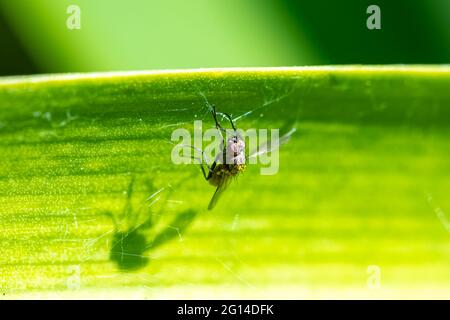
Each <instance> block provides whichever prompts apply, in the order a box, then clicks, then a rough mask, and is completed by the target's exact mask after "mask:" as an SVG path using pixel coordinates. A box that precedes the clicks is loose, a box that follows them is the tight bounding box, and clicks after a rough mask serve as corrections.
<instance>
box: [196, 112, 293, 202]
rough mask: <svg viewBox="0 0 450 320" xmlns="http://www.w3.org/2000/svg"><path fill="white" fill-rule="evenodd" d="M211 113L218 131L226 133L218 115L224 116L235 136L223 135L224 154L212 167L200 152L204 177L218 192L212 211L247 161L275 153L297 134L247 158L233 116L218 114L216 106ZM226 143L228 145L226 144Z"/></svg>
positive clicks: (218, 157)
mask: <svg viewBox="0 0 450 320" xmlns="http://www.w3.org/2000/svg"><path fill="white" fill-rule="evenodd" d="M211 113H212V116H213V118H214V121H215V124H216V129H217V130H219V132H220V134H221V135H222V132H225V131H226V130H225V129H224V128H223V127H222V126H221V124H220V123H219V121H218V120H217V115H218V114H220V115H223V116H224V117H226V118H227V119H228V120H229V121H230V124H231V127H232V129H233V134H232V135H231V137H229V138H228V137H227V139H224V138H223V135H222V142H221V148H222V153H221V154H218V155H217V156H216V159H215V160H214V162H213V163H212V164H211V165H208V163H207V161H206V159H205V157H204V154H203V152H202V151H201V150H199V151H200V152H201V153H202V155H203V161H200V168H201V170H202V173H203V176H204V177H205V179H206V180H207V181H208V182H209V183H210V184H211V185H212V186H214V187H216V191H215V192H214V195H213V196H212V198H211V201H210V202H209V205H208V210H211V209H213V208H214V207H215V205H216V204H217V201H218V199H219V198H220V196H221V195H222V193H223V192H224V191H225V190H226V189H227V188H228V186H229V185H230V183H231V181H232V180H233V178H236V177H237V176H238V175H239V174H240V173H241V172H243V171H245V169H246V164H245V163H246V160H247V159H249V158H253V157H257V156H259V155H261V154H265V153H267V152H270V151H275V150H276V149H277V148H278V147H279V146H280V145H281V144H283V143H286V142H287V141H288V140H289V138H290V137H291V135H292V133H294V132H295V129H292V130H290V131H289V132H288V133H287V134H285V135H284V136H282V137H281V138H280V139H279V140H278V143H276V145H275V146H273V145H272V148H269V145H268V143H265V144H262V145H260V146H259V148H258V149H257V150H256V151H255V152H252V153H251V154H250V155H249V156H248V157H246V156H245V142H244V139H243V138H242V137H241V136H240V135H239V134H238V132H237V130H236V127H235V125H234V123H233V119H232V118H231V116H230V115H229V114H228V113H222V112H221V113H217V112H216V107H215V106H214V105H213V106H212V110H211ZM225 141H226V143H225V144H224V142H225ZM223 159H225V161H223ZM203 163H205V164H206V167H207V169H208V170H205V168H204V167H203Z"/></svg>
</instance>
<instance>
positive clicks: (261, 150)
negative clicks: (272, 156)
mask: <svg viewBox="0 0 450 320" xmlns="http://www.w3.org/2000/svg"><path fill="white" fill-rule="evenodd" d="M295 131H296V129H295V128H292V129H291V130H289V132H288V133H286V134H285V135H283V136H281V138H279V139H278V141H273V143H271V146H269V144H268V143H267V142H266V143H264V144H262V145H260V146H259V148H258V150H254V151H253V152H252V153H250V155H249V156H248V157H247V159H250V158H256V157H257V156H259V155H261V154H265V153H268V152H271V151H276V150H278V149H279V148H280V146H281V145H282V144H285V143H286V142H288V141H289V139H290V138H291V136H292V134H293V133H294V132H295Z"/></svg>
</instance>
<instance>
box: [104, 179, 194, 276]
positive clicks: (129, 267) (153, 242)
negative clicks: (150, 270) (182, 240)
mask: <svg viewBox="0 0 450 320" xmlns="http://www.w3.org/2000/svg"><path fill="white" fill-rule="evenodd" d="M133 188H134V179H132V181H131V182H130V185H129V187H128V191H127V201H126V205H125V208H124V214H125V217H129V216H130V214H135V215H136V216H137V215H139V211H141V210H140V209H139V210H137V211H134V209H133V206H132V204H131V198H132V195H133ZM160 191H162V189H160V190H159V191H158V192H157V193H159V192H160ZM172 191H173V189H171V190H170V191H169V193H168V194H170V193H171V192H172ZM164 209H165V202H164V204H163V205H162V206H161V208H160V209H159V210H158V212H157V213H156V214H155V213H151V212H148V213H149V214H148V217H147V218H145V219H144V221H143V222H141V223H139V224H136V223H134V224H132V226H131V227H129V228H128V229H127V230H125V231H120V230H119V227H118V224H117V222H116V220H115V218H114V217H113V216H112V214H108V215H109V216H110V217H111V218H112V219H113V221H114V223H115V225H116V228H115V230H116V231H115V232H114V235H113V239H112V241H113V242H112V246H111V250H110V255H109V256H110V260H111V261H113V262H115V263H116V264H117V266H118V268H119V269H120V270H122V271H134V270H137V269H140V268H143V267H145V266H146V265H147V264H148V263H149V262H150V258H149V257H148V256H147V255H146V254H148V252H149V251H151V250H154V249H156V248H158V247H160V246H162V245H164V244H166V243H167V242H169V241H171V240H173V239H176V238H179V237H180V235H181V233H182V232H184V231H185V230H186V228H187V227H188V226H189V225H190V224H191V223H192V221H193V220H194V219H195V217H196V215H197V211H195V210H192V209H188V210H185V211H182V212H180V213H178V214H176V216H175V217H174V218H173V219H172V220H171V222H170V223H169V224H167V225H166V226H165V227H164V228H162V229H161V230H160V231H158V232H157V233H156V234H153V235H152V236H150V234H152V231H155V230H156V228H157V221H156V220H158V219H155V216H156V217H160V216H161V215H162V214H163V213H164ZM153 233H154V232H153Z"/></svg>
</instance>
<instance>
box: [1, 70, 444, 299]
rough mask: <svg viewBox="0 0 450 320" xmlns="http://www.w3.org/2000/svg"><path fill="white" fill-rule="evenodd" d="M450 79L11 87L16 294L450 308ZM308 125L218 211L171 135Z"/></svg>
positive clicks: (11, 280) (5, 272)
mask: <svg viewBox="0 0 450 320" xmlns="http://www.w3.org/2000/svg"><path fill="white" fill-rule="evenodd" d="M449 88H450V68H449V67H446V66H429V67H422V66H410V67H407V66H387V67H381V66H380V67H364V66H354V67H353V66H349V67H316V68H278V69H217V70H214V69H211V70H194V71H172V72H169V71H161V72H127V73H100V74H67V75H42V76H25V77H9V78H8V77H7V78H3V79H1V80H0V155H1V156H0V248H1V255H0V288H1V292H2V293H3V295H4V296H5V297H6V298H15V297H75V298H90V297H106V298H118V297H120V298H136V297H137V298H214V297H222V298H224V297H229V298H231V297H233V298H242V297H247V298H283V297H286V298H324V297H328V298H338V297H340V298H343V297H344V298H345V297H357V298H361V297H382V298H399V297H422V298H423V297H424V296H423V294H424V292H426V293H427V296H426V297H438V298H439V297H444V298H448V297H449V296H450V291H449V288H450V278H449V277H448V270H449V267H450V198H449V197H448V190H450V179H449V173H450V157H449V150H450V142H449V141H450V132H449V122H450V108H449V106H450V91H449ZM207 101H208V102H209V103H211V104H215V105H216V106H217V110H218V111H219V112H227V113H230V114H231V115H232V117H233V118H237V120H236V126H237V127H238V128H242V129H249V128H256V129H278V128H279V129H280V132H281V134H283V133H285V132H288V131H289V130H290V129H292V128H296V132H295V133H294V134H293V135H292V137H291V140H290V141H289V142H288V143H286V144H285V145H283V146H282V147H281V149H280V167H279V172H278V173H277V174H276V175H269V176H268V175H261V174H260V167H261V166H263V165H248V168H247V170H246V171H245V172H244V173H242V174H240V175H239V177H238V178H237V179H236V181H233V182H232V183H231V185H230V186H229V188H228V190H226V192H224V194H223V196H222V198H221V199H220V200H219V202H218V204H217V206H216V207H215V208H214V210H212V211H208V210H207V206H208V203H209V201H210V199H211V197H212V195H213V193H214V190H215V189H214V187H212V186H211V185H209V184H208V183H207V182H206V181H205V179H204V178H203V175H202V174H201V171H200V169H199V166H198V165H176V164H174V163H172V161H171V152H172V148H173V147H174V145H175V144H176V143H178V142H177V141H171V134H172V132H173V130H174V129H177V128H186V129H188V130H190V132H193V126H194V121H195V120H203V130H206V129H208V128H213V127H214V122H213V119H212V116H211V113H210V109H209V107H208V103H207Z"/></svg>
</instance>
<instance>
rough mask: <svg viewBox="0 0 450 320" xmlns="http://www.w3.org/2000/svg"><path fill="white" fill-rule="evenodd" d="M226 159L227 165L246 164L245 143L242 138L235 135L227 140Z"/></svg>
mask: <svg viewBox="0 0 450 320" xmlns="http://www.w3.org/2000/svg"><path fill="white" fill-rule="evenodd" d="M225 157H226V161H225V163H226V164H235V165H237V164H244V163H245V142H244V140H243V139H242V138H241V137H239V136H237V135H235V136H233V137H231V138H228V139H227V146H226V152H225Z"/></svg>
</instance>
